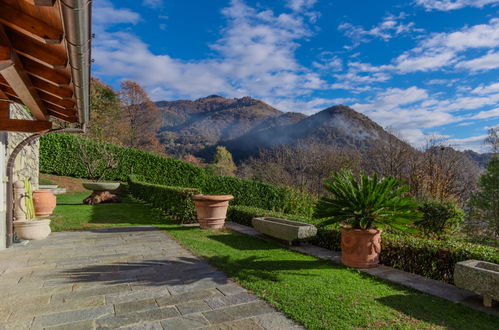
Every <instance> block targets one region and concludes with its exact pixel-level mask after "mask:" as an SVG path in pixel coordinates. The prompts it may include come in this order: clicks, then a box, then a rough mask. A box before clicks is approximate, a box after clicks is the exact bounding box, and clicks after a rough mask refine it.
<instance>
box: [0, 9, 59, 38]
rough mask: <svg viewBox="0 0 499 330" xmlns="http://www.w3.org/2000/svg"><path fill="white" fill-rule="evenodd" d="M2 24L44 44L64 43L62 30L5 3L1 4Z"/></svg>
mask: <svg viewBox="0 0 499 330" xmlns="http://www.w3.org/2000/svg"><path fill="white" fill-rule="evenodd" d="M0 23H2V24H3V25H5V26H8V27H9V28H11V29H13V30H16V31H19V32H21V33H23V34H25V35H28V36H30V37H31V38H34V39H36V40H38V41H40V42H43V43H47V44H60V43H61V42H62V36H63V33H62V30H59V29H56V28H54V27H52V26H50V25H48V24H47V23H45V22H44V21H42V20H39V19H37V18H35V17H33V16H30V15H28V14H26V13H24V12H22V11H20V10H18V9H16V8H13V7H11V6H9V5H7V4H5V3H3V2H0Z"/></svg>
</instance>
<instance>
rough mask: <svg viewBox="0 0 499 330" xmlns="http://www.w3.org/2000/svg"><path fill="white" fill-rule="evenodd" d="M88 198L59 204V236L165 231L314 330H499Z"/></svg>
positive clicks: (326, 267)
mask: <svg viewBox="0 0 499 330" xmlns="http://www.w3.org/2000/svg"><path fill="white" fill-rule="evenodd" d="M85 196H86V194H81V193H80V194H72V195H62V196H59V203H60V205H59V206H58V207H57V209H56V212H55V213H56V218H55V220H54V221H53V224H54V229H57V230H64V229H86V228H89V227H90V228H92V227H99V226H100V227H101V226H116V225H134V224H137V225H138V224H154V225H157V226H158V227H160V228H162V229H164V230H166V231H167V232H168V233H169V234H171V235H172V236H173V237H174V238H175V239H177V240H178V241H179V242H180V243H181V244H183V245H184V246H186V247H187V248H189V249H191V250H192V251H194V252H195V253H196V254H197V255H199V256H201V257H203V258H204V259H206V260H207V261H208V262H210V263H211V264H213V265H215V266H216V267H218V268H219V269H221V270H223V271H224V272H226V273H227V274H228V275H229V276H231V277H232V278H234V279H235V280H237V281H238V282H239V283H241V284H242V285H243V286H244V287H246V288H247V289H249V290H252V291H254V292H255V293H256V294H258V295H259V296H261V297H262V298H264V299H265V300H267V301H269V302H270V303H272V304H273V305H274V306H276V307H278V308H279V309H281V310H282V311H283V312H285V313H286V314H288V315H289V316H291V317H292V318H294V319H295V320H297V321H299V322H301V323H302V324H304V325H305V326H306V327H307V328H309V329H332V328H334V329H345V328H402V329H407V328H425V329H427V328H442V327H443V328H453V329H497V324H499V319H498V318H495V317H492V316H489V315H486V314H483V313H480V312H477V311H474V310H471V309H469V308H467V307H464V306H461V305H457V304H453V303H451V302H449V301H446V300H443V299H439V298H436V297H433V296H429V295H425V294H420V293H417V292H415V291H412V290H409V289H407V288H404V287H401V286H397V285H392V284H390V283H387V282H384V281H379V280H377V279H375V278H372V277H369V276H367V275H365V274H362V273H360V272H358V271H355V270H350V269H347V268H345V267H342V266H339V265H334V264H331V263H330V262H328V261H322V260H318V259H316V258H314V257H310V256H306V255H302V254H299V253H295V252H292V251H289V250H287V249H285V248H282V247H281V246H280V245H277V244H275V243H272V242H266V241H262V240H260V239H258V238H254V237H249V236H245V235H241V234H238V233H234V232H231V231H222V232H213V231H202V230H199V229H196V228H186V227H181V226H177V225H173V224H168V223H167V220H166V219H165V218H163V217H162V215H161V214H160V213H159V212H157V211H155V210H152V209H151V208H150V206H148V205H147V204H142V203H138V202H136V201H134V200H131V199H126V200H125V203H123V204H115V205H112V204H107V205H97V206H88V205H81V200H82V199H83V198H84V197H85ZM160 223H163V224H160ZM165 223H166V224H165Z"/></svg>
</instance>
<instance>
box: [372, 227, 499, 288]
mask: <svg viewBox="0 0 499 330" xmlns="http://www.w3.org/2000/svg"><path fill="white" fill-rule="evenodd" d="M381 242H382V243H381V244H382V249H381V255H380V261H381V263H382V264H384V265H386V266H390V267H393V268H397V269H402V270H404V271H407V272H411V273H415V274H419V275H422V276H424V277H429V278H433V279H436V280H442V281H444V282H449V283H454V266H455V264H456V263H457V262H460V261H464V260H470V259H475V260H483V261H488V262H492V263H496V264H497V263H499V250H497V249H494V248H492V247H488V246H484V245H478V244H471V243H464V242H455V241H449V240H445V241H443V240H432V239H425V238H419V237H414V236H409V235H399V234H385V235H383V237H382V240H381Z"/></svg>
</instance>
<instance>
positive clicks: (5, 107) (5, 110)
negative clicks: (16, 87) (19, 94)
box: [0, 90, 10, 121]
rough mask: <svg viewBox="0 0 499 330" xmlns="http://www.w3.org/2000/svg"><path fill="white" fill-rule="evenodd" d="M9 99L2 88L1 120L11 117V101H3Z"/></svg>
mask: <svg viewBox="0 0 499 330" xmlns="http://www.w3.org/2000/svg"><path fill="white" fill-rule="evenodd" d="M7 99H8V97H7V95H5V93H4V92H2V91H1V90H0V121H3V120H7V119H9V117H10V111H9V107H10V102H9V101H3V100H7Z"/></svg>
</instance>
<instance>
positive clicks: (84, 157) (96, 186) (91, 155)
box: [77, 140, 121, 205]
mask: <svg viewBox="0 0 499 330" xmlns="http://www.w3.org/2000/svg"><path fill="white" fill-rule="evenodd" d="M77 146H78V152H77V155H78V158H79V160H80V161H81V162H82V164H83V166H84V167H85V169H86V170H87V176H88V178H89V179H90V180H92V182H83V183H82V185H83V187H84V188H85V189H88V190H92V194H91V195H90V196H88V197H87V198H85V199H84V200H83V203H84V204H89V205H94V204H100V203H120V202H121V199H120V198H119V197H118V196H116V195H115V194H112V193H111V192H110V191H113V190H116V189H118V188H119V187H120V183H119V182H102V179H103V178H104V176H105V175H106V173H107V172H108V171H109V170H111V169H113V168H116V167H117V166H118V163H117V162H116V160H115V159H114V157H113V154H112V153H111V151H109V150H108V148H107V146H101V147H100V148H96V149H95V150H92V152H89V148H88V147H87V146H86V145H85V144H84V142H83V141H80V140H79V141H78V143H77Z"/></svg>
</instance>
